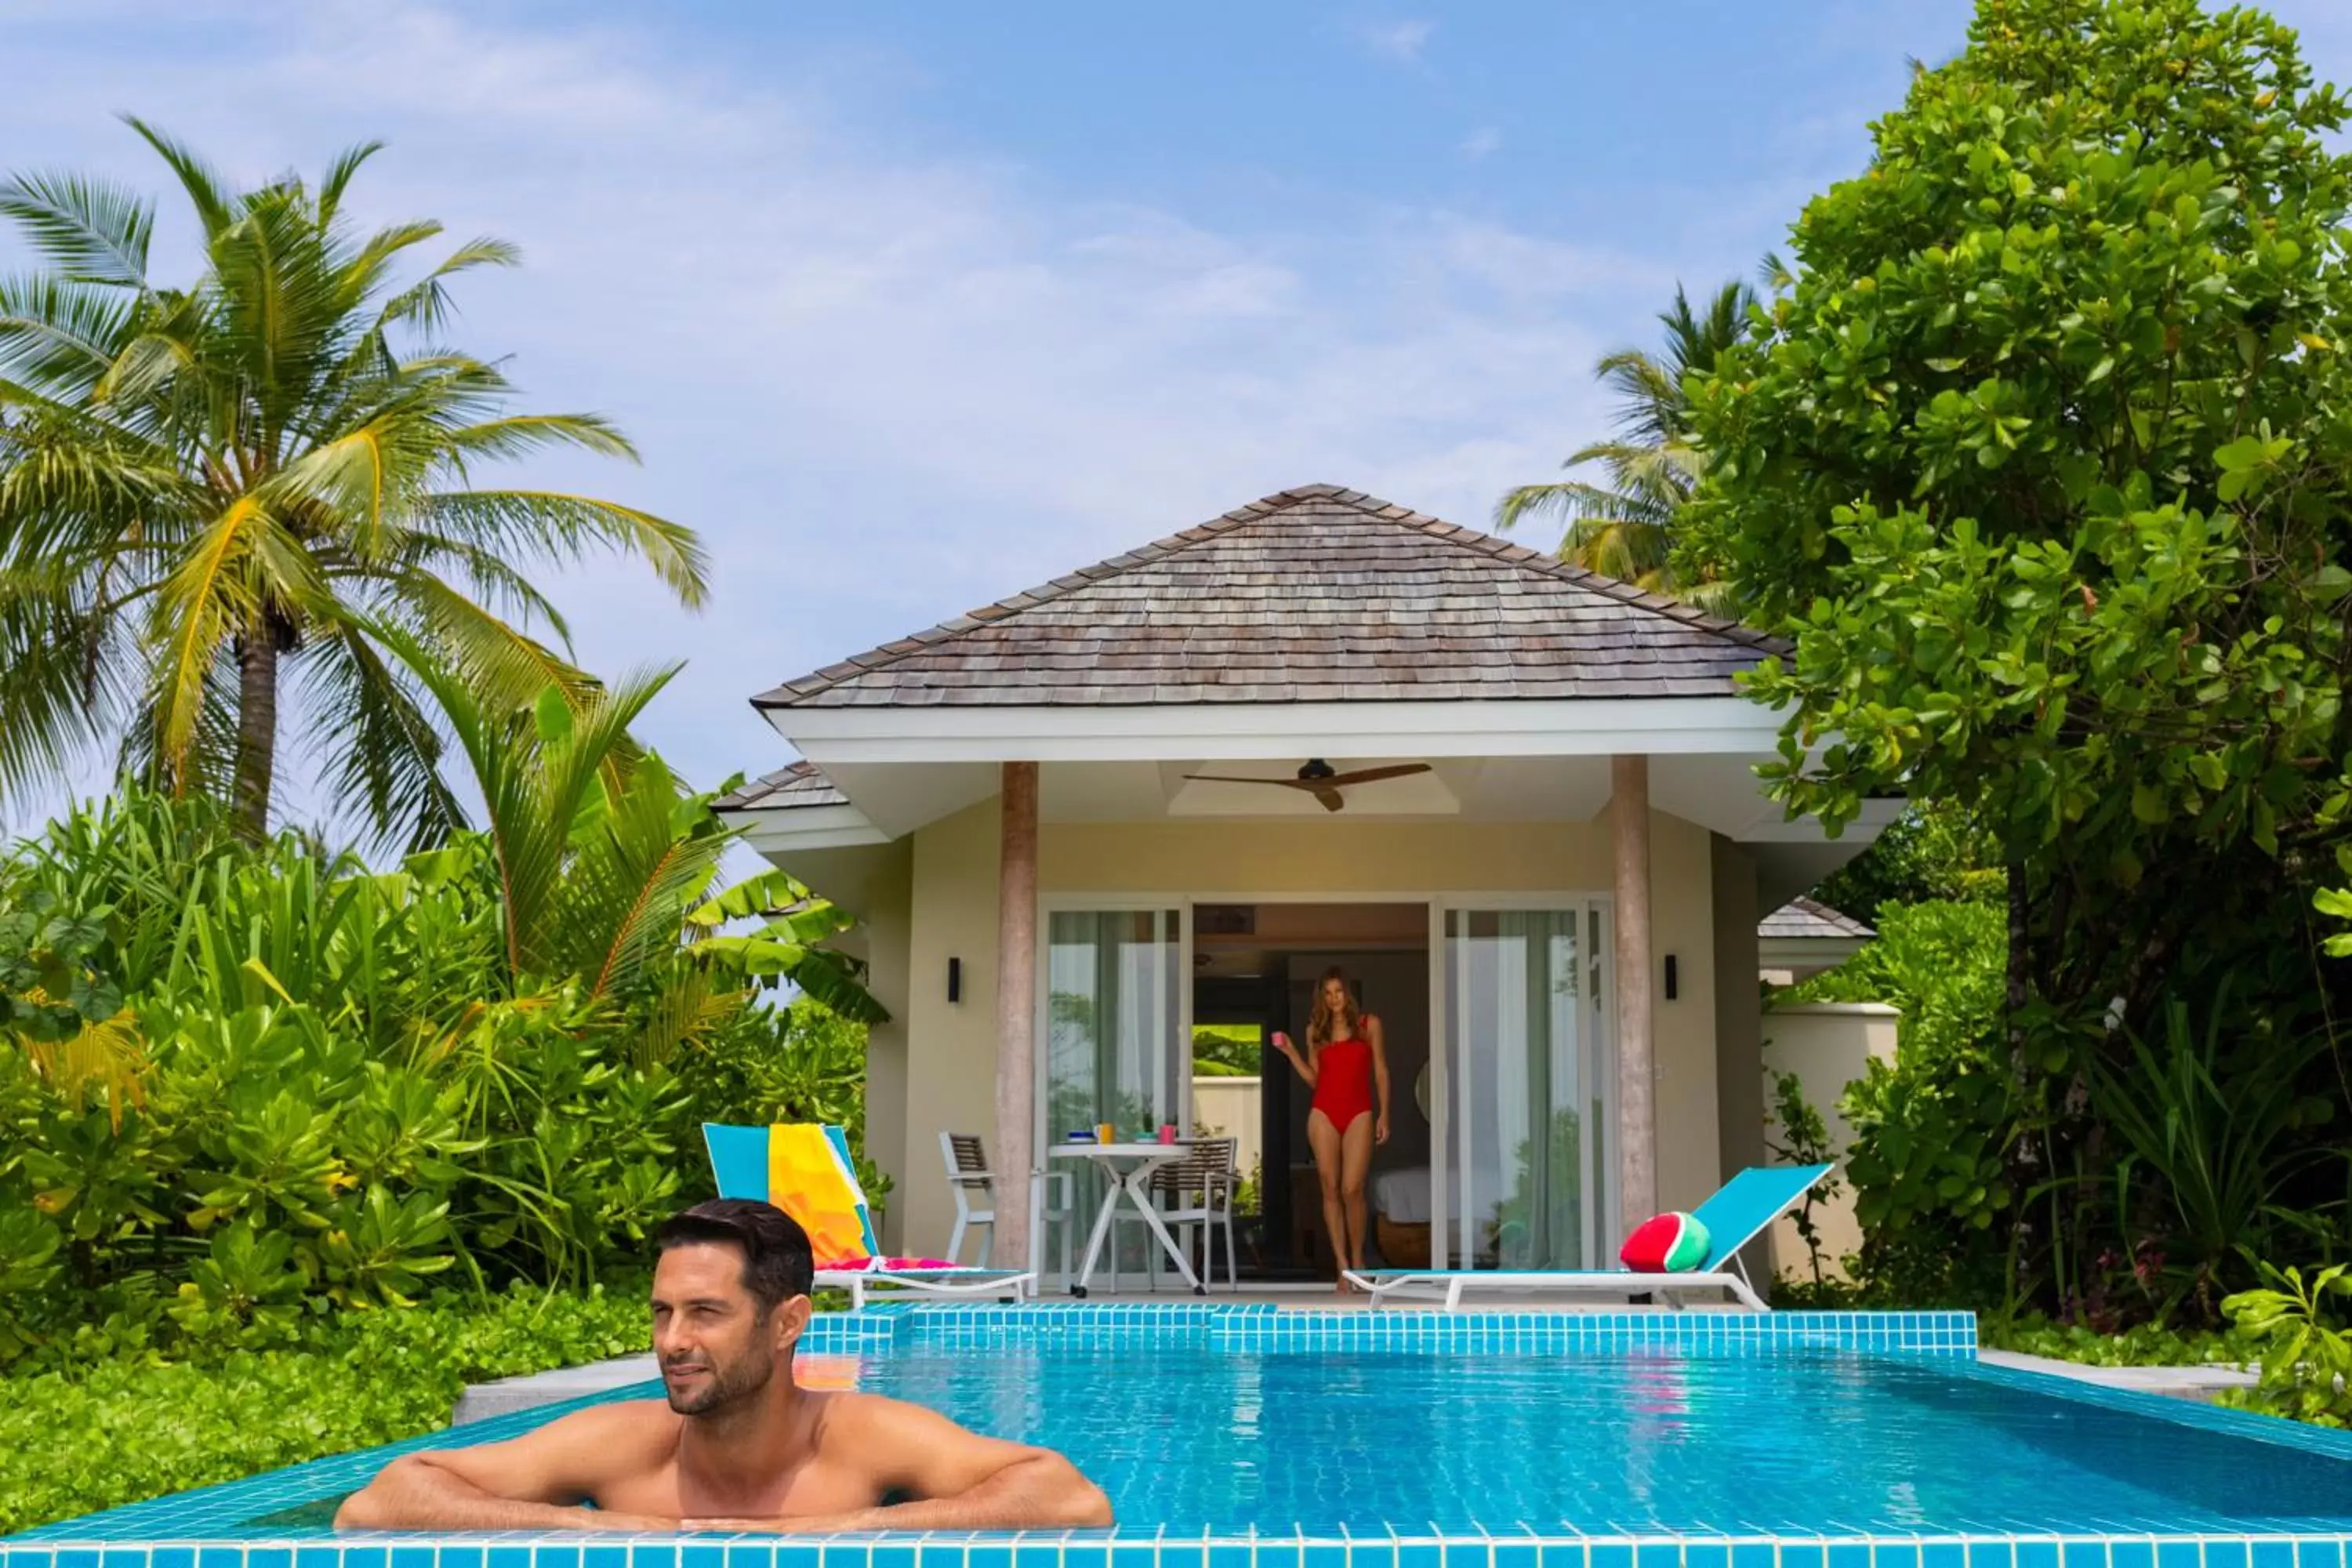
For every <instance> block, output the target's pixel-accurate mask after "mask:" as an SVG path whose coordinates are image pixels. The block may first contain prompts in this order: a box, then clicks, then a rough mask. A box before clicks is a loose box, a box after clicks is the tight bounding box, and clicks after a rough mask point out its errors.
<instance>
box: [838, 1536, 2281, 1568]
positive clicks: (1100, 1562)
mask: <svg viewBox="0 0 2352 1568" xmlns="http://www.w3.org/2000/svg"><path fill="white" fill-rule="evenodd" d="M874 1568H888V1565H887V1564H885V1563H883V1561H882V1548H880V1547H878V1546H877V1547H876V1548H875V1549H874ZM904 1568H914V1563H912V1562H911V1561H909V1562H908V1563H906V1564H905V1565H904ZM1062 1568H1110V1544H1109V1542H1103V1541H1073V1542H1070V1543H1069V1544H1068V1545H1067V1546H1065V1547H1063V1548H1062ZM2288 1568H2294V1565H2293V1564H2292V1563H2290V1564H2289V1565H2288Z"/></svg>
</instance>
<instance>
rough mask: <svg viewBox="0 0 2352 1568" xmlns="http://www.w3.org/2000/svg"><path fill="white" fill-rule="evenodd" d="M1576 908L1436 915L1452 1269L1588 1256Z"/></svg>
mask: <svg viewBox="0 0 2352 1568" xmlns="http://www.w3.org/2000/svg"><path fill="white" fill-rule="evenodd" d="M1598 930H1599V928H1598V923H1597V916H1596V915H1594V914H1593V913H1592V912H1591V910H1589V909H1588V908H1587V907H1585V906H1581V905H1580V906H1578V907H1574V908H1570V909H1560V910H1454V911H1452V912H1450V913H1449V914H1448V915H1447V917H1446V974H1447V983H1448V987H1449V990H1450V992H1451V994H1450V995H1449V997H1448V1003H1449V1005H1448V1007H1447V1009H1446V1016H1447V1020H1448V1040H1447V1049H1448V1053H1449V1059H1450V1063H1451V1065H1452V1068H1453V1071H1454V1104H1455V1106H1456V1107H1457V1112H1458V1113H1457V1115H1456V1117H1455V1127H1454V1139H1453V1141H1452V1142H1453V1147H1452V1148H1451V1149H1450V1150H1449V1152H1448V1173H1449V1176H1450V1177H1451V1185H1452V1187H1453V1191H1454V1204H1453V1205H1452V1206H1453V1208H1454V1216H1455V1221H1456V1225H1455V1234H1454V1237H1452V1242H1453V1247H1452V1250H1453V1254H1454V1263H1455V1266H1456V1267H1460V1268H1590V1267H1594V1266H1596V1265H1597V1264H1598V1262H1599V1259H1598V1258H1597V1257H1596V1256H1595V1254H1596V1252H1597V1247H1596V1246H1595V1237H1594V1235H1593V1231H1594V1226H1593V1223H1592V1221H1593V1203H1592V1199H1593V1196H1594V1194H1593V1193H1592V1192H1591V1184H1590V1182H1589V1179H1588V1174H1587V1173H1588V1172H1589V1171H1590V1170H1591V1169H1593V1168H1595V1164H1594V1161H1593V1160H1591V1159H1588V1157H1587V1156H1588V1155H1589V1154H1597V1151H1596V1150H1592V1149H1588V1147H1587V1144H1588V1143H1589V1142H1595V1141H1597V1134H1598V1132H1599V1130H1600V1126H1601V1118H1600V1115H1599V1113H1598V1112H1599V1108H1600V1106H1601V1097H1600V1095H1599V1094H1598V1093H1597V1091H1596V1086H1597V1085H1598V1084H1599V1082H1600V1077H1599V1073H1598V1070H1597V1069H1598V1066H1599V1045H1600V1041H1599V1030H1598V1027H1597V1024H1598V1018H1599V1007H1598V1001H1599V998H1598V997H1597V996H1596V995H1595V994H1593V991H1592V982H1593V980H1594V978H1595V976H1596V975H1597V973H1598V971H1597V969H1596V968H1595V967H1594V966H1593V965H1591V963H1587V962H1586V958H1587V949H1588V948H1590V947H1591V946H1592V945H1594V943H1595V940H1596V939H1597V935H1598Z"/></svg>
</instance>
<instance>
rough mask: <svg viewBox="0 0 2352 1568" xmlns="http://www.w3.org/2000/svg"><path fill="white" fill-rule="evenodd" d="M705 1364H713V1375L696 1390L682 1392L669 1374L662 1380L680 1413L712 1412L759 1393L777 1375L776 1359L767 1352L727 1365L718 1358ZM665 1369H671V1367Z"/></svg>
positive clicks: (663, 1388) (700, 1413)
mask: <svg viewBox="0 0 2352 1568" xmlns="http://www.w3.org/2000/svg"><path fill="white" fill-rule="evenodd" d="M701 1364H703V1365H705V1366H707V1367H709V1377H708V1378H707V1379H706V1380H705V1382H704V1383H703V1384H702V1386H701V1387H700V1388H698V1389H696V1390H694V1391H693V1392H692V1393H689V1394H680V1393H679V1392H678V1391H677V1389H676V1388H674V1387H672V1386H670V1384H669V1380H668V1379H667V1376H665V1377H664V1379H663V1380H662V1392H663V1393H664V1394H667V1396H668V1399H669V1407H670V1408H671V1409H672V1410H674V1411H676V1412H677V1414H678V1415H710V1414H712V1413H713V1412H715V1411H719V1410H724V1409H725V1408H727V1406H729V1405H733V1404H735V1403H737V1402H738V1401H740V1400H743V1399H748V1398H750V1397H751V1395H753V1394H758V1393H759V1392H760V1390H761V1389H763V1388H765V1387H767V1386H768V1384H769V1381H770V1380H771V1379H772V1378H773V1377H774V1376H775V1375H776V1364H775V1362H774V1361H773V1360H772V1358H770V1357H767V1356H763V1355H745V1356H741V1357H739V1358H738V1359H736V1360H735V1361H732V1362H729V1363H726V1364H724V1365H721V1364H719V1363H717V1362H706V1363H701ZM663 1370H664V1371H665V1373H667V1370H668V1369H667V1368H664V1369H663Z"/></svg>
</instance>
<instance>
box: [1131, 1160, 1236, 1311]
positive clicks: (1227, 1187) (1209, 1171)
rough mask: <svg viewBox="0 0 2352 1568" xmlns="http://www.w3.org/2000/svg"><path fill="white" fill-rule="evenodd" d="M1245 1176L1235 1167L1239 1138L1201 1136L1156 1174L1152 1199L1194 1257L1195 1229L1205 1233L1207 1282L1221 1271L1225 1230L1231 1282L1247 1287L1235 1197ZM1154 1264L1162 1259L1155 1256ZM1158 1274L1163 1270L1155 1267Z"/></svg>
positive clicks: (1203, 1273)
mask: <svg viewBox="0 0 2352 1568" xmlns="http://www.w3.org/2000/svg"><path fill="white" fill-rule="evenodd" d="M1240 1186H1241V1176H1240V1174H1239V1173H1238V1172H1236V1171H1235V1170H1234V1140H1232V1139H1231V1138H1195V1139H1189V1140H1187V1141H1186V1142H1185V1143H1184V1155H1183V1157H1182V1158H1181V1159H1178V1160H1171V1161H1170V1162H1169V1163H1166V1164H1164V1165H1162V1166H1160V1168H1159V1169H1158V1170H1156V1171H1154V1172H1152V1173H1151V1197H1152V1202H1153V1205H1154V1206H1156V1207H1157V1208H1158V1209H1159V1210H1160V1219H1161V1220H1162V1221H1163V1222H1165V1223H1166V1224H1168V1225H1171V1226H1174V1227H1175V1229H1176V1234H1177V1242H1178V1245H1179V1246H1181V1247H1182V1248H1183V1249H1184V1254H1185V1256H1186V1257H1188V1258H1189V1257H1191V1256H1192V1227H1193V1226H1200V1227H1201V1228H1202V1231H1203V1233H1204V1234H1203V1236H1202V1250H1201V1264H1202V1268H1201V1283H1202V1284H1203V1285H1213V1284H1214V1283H1215V1281H1216V1273H1217V1231H1218V1229H1219V1227H1221V1226H1222V1227H1223V1230H1224V1233H1225V1282H1226V1283H1227V1284H1228V1285H1230V1286H1231V1287H1232V1288H1233V1289H1236V1290H1238V1289H1241V1283H1242V1271H1241V1258H1240V1254H1239V1253H1238V1252H1237V1251H1236V1250H1235V1247H1234V1196H1235V1194H1237V1192H1238V1191H1239V1189H1240ZM1153 1261H1154V1263H1155V1264H1156V1263H1157V1261H1158V1258H1157V1254H1155V1255H1154V1258H1153ZM1154 1273H1155V1274H1156V1273H1157V1269H1156V1268H1155V1269H1154Z"/></svg>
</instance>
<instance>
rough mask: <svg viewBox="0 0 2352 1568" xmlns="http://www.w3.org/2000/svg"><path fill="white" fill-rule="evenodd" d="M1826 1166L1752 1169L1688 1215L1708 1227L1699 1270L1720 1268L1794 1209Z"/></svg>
mask: <svg viewBox="0 0 2352 1568" xmlns="http://www.w3.org/2000/svg"><path fill="white" fill-rule="evenodd" d="M1830 1169H1831V1168H1830V1167H1829V1166H1827V1165H1750V1166H1748V1169H1746V1170H1744V1171H1742V1172H1740V1173H1739V1174H1738V1175H1736V1176H1734V1177H1732V1178H1731V1180H1729V1181H1727V1182H1726V1183H1724V1184H1723V1186H1722V1187H1721V1189H1720V1190H1718V1191H1717V1193H1716V1194H1715V1196H1713V1197H1711V1198H1709V1199H1707V1200H1706V1202H1705V1203H1703V1204H1701V1205H1698V1207H1696V1208H1695V1209H1693V1210H1692V1211H1691V1217H1692V1218H1693V1219H1696V1220H1697V1221H1698V1222H1699V1224H1701V1225H1703V1226H1706V1235H1707V1240H1708V1242H1709V1243H1710V1247H1709V1250H1708V1252H1707V1255H1706V1262H1705V1263H1703V1264H1701V1265H1699V1267H1700V1268H1722V1267H1723V1266H1724V1265H1725V1264H1727V1263H1729V1262H1730V1261H1731V1258H1732V1255H1733V1254H1734V1253H1736V1252H1738V1250H1739V1249H1740V1248H1741V1247H1745V1246H1747V1245H1748V1243H1749V1242H1751V1241H1753V1240H1755V1239H1756V1238H1757V1237H1759V1236H1760V1235H1761V1234H1763V1230H1764V1227H1765V1226H1768V1225H1770V1224H1771V1223H1772V1222H1773V1221H1774V1220H1776V1219H1779V1218H1780V1216H1781V1215H1784V1214H1786V1213H1788V1212H1789V1210H1790V1209H1792V1208H1794V1207H1796V1206H1797V1205H1798V1203H1799V1202H1801V1200H1802V1199H1803V1198H1804V1195H1805V1194H1807V1193H1808V1192H1810V1191H1811V1190H1812V1185H1813V1184H1814V1183H1815V1182H1818V1181H1820V1180H1821V1179H1822V1177H1823V1176H1826V1175H1828V1174H1829V1173H1830Z"/></svg>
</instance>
